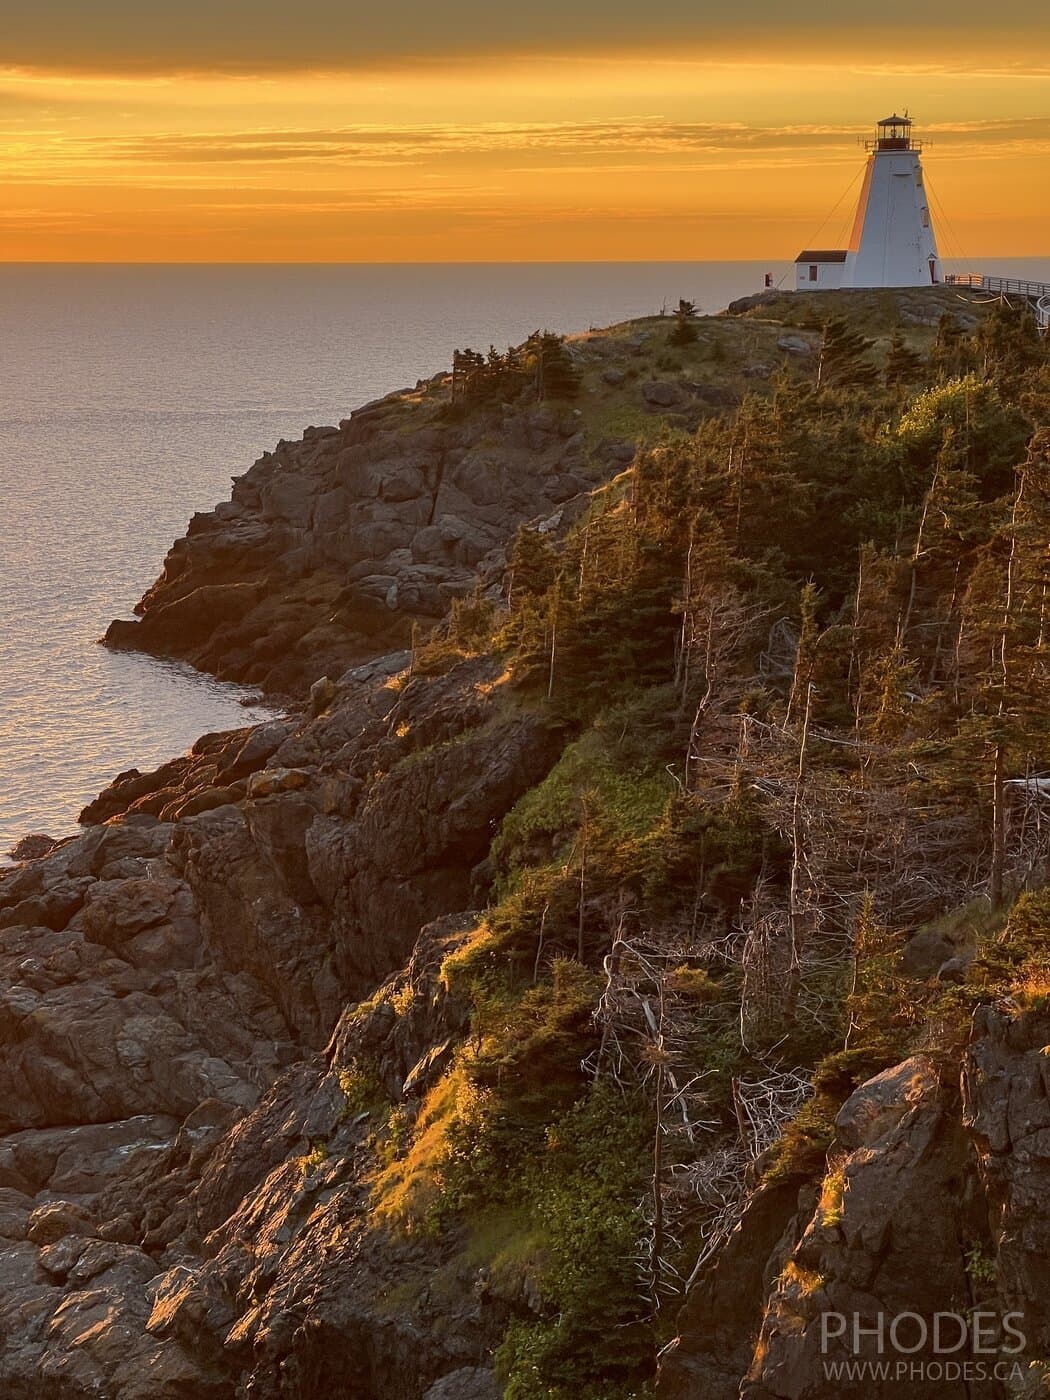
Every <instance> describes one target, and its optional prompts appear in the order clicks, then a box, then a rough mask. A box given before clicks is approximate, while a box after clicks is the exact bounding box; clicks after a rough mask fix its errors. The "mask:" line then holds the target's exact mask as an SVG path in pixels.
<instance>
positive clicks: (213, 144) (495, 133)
mask: <svg viewBox="0 0 1050 1400" xmlns="http://www.w3.org/2000/svg"><path fill="white" fill-rule="evenodd" d="M39 134H40V137H41V138H42V140H43V142H44V145H43V147H42V150H41V152H40V154H41V155H42V156H43V157H44V158H46V159H48V160H52V161H63V162H69V163H71V164H72V165H77V164H82V163H84V162H90V163H91V164H97V163H99V162H102V163H104V164H117V165H125V164H127V165H134V166H136V167H139V168H141V167H142V166H143V165H146V166H148V165H157V166H170V165H203V166H214V165H230V166H237V165H241V164H247V165H252V164H285V163H290V162H295V163H304V162H305V163H307V164H311V165H312V164H316V163H335V164H352V165H355V166H380V167H382V166H392V165H401V164H413V165H415V164H421V163H426V162H429V161H436V160H439V159H441V160H452V161H453V162H464V161H466V162H469V161H472V160H475V161H476V160H479V159H480V160H484V159H486V158H494V159H497V160H499V161H504V160H506V159H507V158H511V159H513V160H514V161H515V162H517V163H519V164H520V163H522V162H525V163H526V164H527V163H528V162H529V161H530V160H533V163H534V164H537V163H542V162H544V161H549V160H551V159H552V158H558V157H563V158H566V159H580V158H581V157H587V156H590V157H592V158H594V159H596V160H601V159H604V158H609V159H614V158H622V157H627V158H630V157H634V158H638V159H650V160H651V159H660V158H664V157H667V158H676V157H681V156H685V157H695V156H697V155H703V156H712V157H722V156H724V157H728V158H731V159H733V160H734V162H736V163H746V162H747V160H748V158H749V157H752V156H761V157H772V158H784V159H790V158H792V157H793V156H796V155H797V156H801V157H804V158H807V159H811V158H812V157H813V156H814V155H815V154H816V153H817V152H821V151H825V152H834V151H838V152H840V153H842V154H843V155H845V154H847V153H848V155H849V157H850V158H851V159H855V157H856V143H857V140H858V138H860V137H862V136H866V135H868V134H869V131H868V127H867V126H861V125H842V126H829V125H811V126H810V125H799V124H794V125H787V126H772V125H769V126H748V125H745V124H743V123H724V124H718V123H710V122H680V121H665V120H663V119H662V118H659V117H651V118H645V119H634V120H628V121H591V122H531V123H528V122H526V123H513V122H493V123H480V124H461V123H435V124H432V125H419V124H414V125H405V126H386V127H378V126H372V125H368V126H365V125H361V126H355V125H348V126H341V127H333V128H330V129H325V128H302V129H300V128H273V129H255V130H246V131H234V132H197V133H194V132H186V133H170V132H158V133H153V134H145V135H137V136H122V135H118V136H99V135H95V136H79V135H76V134H69V133H66V134H64V135H62V136H58V137H56V136H55V135H54V134H53V133H50V132H46V131H42V132H41V133H39ZM922 134H923V135H928V136H929V137H931V138H932V139H933V140H934V141H935V142H936V143H937V144H938V146H941V147H944V148H951V147H957V148H958V149H959V150H960V151H962V150H966V151H969V152H971V153H972V152H975V151H976V150H978V149H989V148H1003V147H1007V146H1009V147H1025V148H1028V147H1032V146H1034V145H1035V144H1036V143H1039V144H1043V143H1046V142H1047V141H1048V140H1050V117H1038V118H1028V119H1016V120H1002V119H997V120H986V121H965V122H935V123H932V124H930V125H929V126H927V127H925V128H923V131H922ZM11 135H12V136H17V137H18V138H19V139H22V140H24V139H26V137H27V133H25V132H17V133H15V132H12V133H11Z"/></svg>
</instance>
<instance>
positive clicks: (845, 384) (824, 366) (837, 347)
mask: <svg viewBox="0 0 1050 1400" xmlns="http://www.w3.org/2000/svg"><path fill="white" fill-rule="evenodd" d="M874 343H875V342H874V341H872V340H869V339H868V338H867V337H866V336H863V335H861V334H860V333H859V332H858V331H851V330H850V328H849V325H848V323H847V322H846V321H845V320H844V319H843V318H842V317H833V318H832V319H831V320H830V321H827V322H825V324H824V338H823V340H822V341H821V345H820V359H819V361H818V364H817V383H818V384H820V385H827V386H829V387H831V388H851V387H854V386H858V387H859V386H861V385H865V384H874V383H875V381H876V379H877V378H878V370H877V369H876V368H875V366H874V365H873V364H872V363H871V361H870V360H868V359H866V358H865V357H866V355H867V353H868V351H869V350H870V349H871V347H872V345H873V344H874Z"/></svg>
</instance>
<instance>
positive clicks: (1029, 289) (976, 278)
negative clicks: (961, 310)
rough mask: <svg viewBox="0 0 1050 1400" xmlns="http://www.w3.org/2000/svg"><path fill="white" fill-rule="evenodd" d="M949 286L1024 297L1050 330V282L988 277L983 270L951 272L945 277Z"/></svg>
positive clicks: (1041, 322)
mask: <svg viewBox="0 0 1050 1400" xmlns="http://www.w3.org/2000/svg"><path fill="white" fill-rule="evenodd" d="M944 281H945V285H946V286H949V287H969V288H970V290H971V291H975V292H989V293H990V294H991V295H992V296H1001V297H1024V298H1025V300H1027V301H1030V302H1031V303H1032V308H1033V310H1034V311H1035V319H1036V322H1037V323H1038V325H1039V329H1040V330H1042V331H1050V282H1029V281H1027V280H1026V279H1025V278H1023V277H988V276H986V274H985V273H983V272H949V273H948V275H947V276H946V277H945V279H944Z"/></svg>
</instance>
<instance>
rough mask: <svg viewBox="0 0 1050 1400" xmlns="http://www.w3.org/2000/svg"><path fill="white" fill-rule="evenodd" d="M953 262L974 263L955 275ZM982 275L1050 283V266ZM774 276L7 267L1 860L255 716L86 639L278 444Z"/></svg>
mask: <svg viewBox="0 0 1050 1400" xmlns="http://www.w3.org/2000/svg"><path fill="white" fill-rule="evenodd" d="M961 270H968V269H961ZM981 270H983V271H987V272H1001V273H1002V274H1009V275H1021V276H1027V277H1033V278H1036V277H1040V278H1045V279H1050V259H1023V260H1012V261H1009V262H1006V261H1003V260H999V261H998V262H991V261H982V262H981ZM766 271H771V272H773V273H774V275H775V276H776V277H777V278H780V277H781V276H782V275H783V274H784V273H785V272H786V271H787V267H786V265H785V264H783V263H777V262H770V263H742V262H735V263H734V262H725V263H589V264H509V265H499V264H484V265H469V264H461V265H460V264H457V265H418V266H414V265H413V266H404V265H397V266H395V265H387V264H384V265H376V266H362V265H355V266H320V265H306V266H205V267H202V266H174V265H164V266H159V265H133V266H132V265H129V266H113V265H75V266H74V265H43V264H39V265H35V264H34V265H26V264H21V265H19V264H9V265H6V266H0V502H2V514H0V859H2V858H3V853H4V852H6V851H8V850H9V848H10V847H11V846H12V845H13V844H14V842H15V841H17V840H18V839H19V838H20V837H21V836H23V835H25V834H26V833H27V832H31V831H45V832H48V833H49V834H51V835H52V836H62V835H66V834H68V833H69V832H71V831H72V830H75V823H76V816H77V813H78V811H79V810H80V808H81V806H82V805H83V804H84V803H85V802H86V801H88V800H89V799H90V798H92V797H93V796H94V795H95V794H96V793H97V792H98V791H99V789H100V788H101V787H103V786H105V784H106V783H107V782H108V781H109V780H110V779H111V778H112V777H113V776H115V774H116V773H117V772H119V771H121V770H122V769H126V768H129V767H132V766H134V767H138V768H141V769H146V768H150V767H155V766H156V765H157V764H158V763H161V762H163V761H164V760H165V759H167V758H170V757H172V756H174V755H175V754H178V753H181V752H183V751H184V750H185V749H186V748H187V747H188V746H189V744H191V743H192V742H193V740H194V739H195V738H196V737H197V736H198V735H199V734H202V733H204V732H206V731H208V730H214V729H224V728H232V727H234V726H236V725H240V724H245V723H248V722H250V721H251V720H253V719H255V718H258V717H260V716H261V715H262V714H263V713H265V711H264V710H262V709H260V708H259V707H258V706H255V705H251V704H247V705H246V704H245V702H246V701H250V700H251V698H252V697H251V696H249V695H246V694H245V693H243V692H241V691H239V690H238V689H237V688H235V687H232V686H226V685H220V684H218V683H216V682H214V681H211V680H208V679H207V678H205V677H202V676H199V675H197V674H195V673H194V672H192V671H190V670H188V669H186V668H183V667H180V666H176V665H171V664H166V663H164V662H160V661H157V660H154V659H152V658H148V657H142V656H136V655H133V654H127V653H114V652H110V651H107V650H106V649H105V648H103V647H100V646H98V645H97V639H98V638H99V637H100V636H101V635H102V633H103V632H104V630H105V627H106V624H107V623H108V622H109V620H110V619H111V618H113V617H117V616H124V617H127V616H130V615H131V609H132V607H133V605H134V603H135V602H136V601H137V599H138V598H139V597H140V595H141V594H142V592H143V591H144V590H145V589H146V588H147V587H148V585H149V584H150V583H151V582H152V580H153V579H154V578H155V577H156V575H157V573H158V572H159V569H160V565H161V562H162V560H163V557H164V554H165V552H166V551H167V549H168V546H169V545H170V543H171V541H172V540H173V539H174V538H175V537H176V536H178V535H181V534H182V533H183V531H184V530H185V527H186V523H187V521H188V520H189V517H190V515H191V514H192V513H193V511H195V510H206V509H209V508H210V507H211V506H213V505H214V504H215V503H216V502H217V501H220V500H223V499H225V497H226V496H227V494H228V492H229V486H230V477H231V476H232V475H234V474H236V473H240V472H242V471H244V470H245V468H246V467H248V466H249V465H250V464H251V463H252V462H253V461H254V460H255V459H256V458H257V457H258V456H259V454H260V453H261V452H263V451H265V450H266V449H267V448H269V447H271V446H273V444H274V443H275V442H276V441H277V440H278V439H279V438H281V437H298V436H299V435H300V434H301V432H302V430H303V428H305V427H306V426H308V425H310V424H315V425H321V424H326V423H335V422H338V420H339V419H340V418H343V417H345V416H346V415H347V414H348V412H349V411H350V409H351V408H354V407H355V406H357V405H359V404H361V403H364V402H366V401H368V400H369V399H372V398H375V397H377V396H378V395H380V394H384V393H387V392H389V391H390V390H392V389H397V388H400V387H402V386H403V385H406V384H412V383H414V382H415V381H416V379H418V378H421V377H423V376H425V375H429V374H433V373H434V372H436V371H437V370H439V369H442V368H445V367H447V366H448V365H449V364H450V360H451V355H452V351H453V349H455V348H456V347H464V346H468V345H469V346H472V347H474V348H479V349H487V348H488V346H489V344H490V343H494V344H496V345H497V346H499V347H501V348H502V347H504V346H506V345H507V344H508V343H510V342H514V341H518V340H521V339H522V338H523V337H524V336H526V335H527V334H528V333H529V332H530V331H533V330H536V329H540V328H549V329H551V330H559V331H576V330H585V329H586V328H587V327H588V326H592V325H606V324H608V323H610V322H613V321H618V320H622V319H624V318H626V317H629V316H635V315H645V314H650V313H653V312H656V311H659V310H660V309H661V307H663V306H667V307H672V306H674V305H675V304H676V303H677V300H678V298H679V297H687V298H689V299H691V300H695V301H696V302H698V303H699V305H700V307H701V308H702V309H703V310H704V311H718V310H721V309H722V308H723V307H724V306H725V305H726V304H727V302H729V301H730V300H732V299H733V298H734V297H738V296H744V295H747V294H748V293H750V292H755V291H759V290H760V289H761V287H762V282H763V274H764V273H765V272H766Z"/></svg>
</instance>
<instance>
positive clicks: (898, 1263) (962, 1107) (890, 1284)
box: [657, 1011, 1050, 1400]
mask: <svg viewBox="0 0 1050 1400" xmlns="http://www.w3.org/2000/svg"><path fill="white" fill-rule="evenodd" d="M1048 1039H1050V1019H1048V1017H1047V1015H1046V1014H1045V1013H1041V1014H1031V1013H1029V1014H1026V1015H1013V1016H1004V1015H999V1014H996V1013H994V1012H987V1011H983V1012H980V1013H979V1014H978V1017H977V1019H976V1021H975V1024H974V1029H973V1035H972V1038H971V1042H970V1044H969V1046H968V1047H967V1050H966V1054H965V1058H964V1061H963V1064H962V1065H961V1066H960V1065H959V1064H958V1063H957V1061H956V1060H955V1058H954V1057H948V1058H947V1059H944V1058H941V1059H939V1060H938V1059H935V1058H933V1057H931V1056H929V1055H919V1056H915V1057H913V1058H911V1059H909V1060H906V1061H904V1062H902V1063H901V1064H899V1065H897V1066H895V1067H894V1068H893V1069H890V1070H887V1071H885V1072H884V1073H883V1074H880V1075H878V1076H877V1077H876V1078H874V1079H872V1080H870V1081H868V1082H867V1083H865V1084H863V1085H861V1087H860V1088H859V1089H857V1090H856V1092H855V1093H854V1094H853V1095H852V1096H851V1097H850V1098H849V1099H848V1100H847V1101H846V1103H845V1105H844V1106H843V1108H842V1110H841V1111H840V1113H839V1115H838V1118H837V1120H836V1136H835V1141H834V1143H833V1145H832V1148H831V1150H830V1152H829V1158H828V1160H829V1170H828V1175H827V1177H826V1178H825V1180H824V1182H823V1183H820V1184H817V1185H813V1184H803V1185H802V1186H801V1189H800V1185H799V1182H798V1181H791V1180H788V1181H781V1182H779V1183H778V1184H776V1185H770V1186H765V1187H762V1188H761V1189H760V1190H759V1191H757V1192H756V1194H755V1195H754V1196H753V1197H752V1200H751V1203H750V1206H749V1207H748V1209H747V1211H746V1212H745V1214H744V1217H743V1219H742V1220H741V1222H740V1224H739V1225H738V1227H737V1229H736V1231H735V1233H734V1235H733V1237H732V1238H731V1239H730V1241H729V1243H728V1245H727V1247H726V1248H725V1249H724V1250H722V1251H721V1252H720V1254H719V1255H717V1256H716V1258H715V1260H714V1261H713V1262H712V1264H711V1265H710V1266H709V1268H708V1269H707V1271H706V1275H705V1277H703V1278H702V1279H701V1280H700V1282H699V1286H698V1287H697V1288H695V1289H694V1291H693V1292H692V1294H691V1296H690V1298H689V1300H688V1302H687V1303H686V1305H685V1308H684V1310H683V1313H682V1317H681V1320H680V1326H681V1330H680V1335H679V1338H678V1340H677V1342H676V1344H675V1345H674V1346H673V1347H672V1348H671V1349H670V1350H669V1351H668V1353H667V1355H666V1358H665V1364H664V1366H663V1369H662V1374H661V1378H660V1384H659V1385H658V1387H657V1391H658V1394H660V1395H661V1396H665V1397H667V1400H733V1398H734V1397H738V1396H739V1397H741V1400H811V1398H812V1400H824V1397H827V1400H831V1397H840V1396H841V1397H856V1400H861V1398H862V1397H869V1396H872V1395H881V1394H884V1393H885V1394H890V1393H893V1392H892V1387H893V1386H894V1385H895V1384H898V1380H897V1379H895V1378H894V1377H893V1376H892V1375H891V1376H887V1377H883V1378H881V1379H880V1378H879V1376H878V1375H877V1374H875V1373H873V1372H870V1371H869V1372H860V1373H858V1374H856V1375H854V1376H852V1377H851V1376H850V1373H849V1372H848V1371H846V1370H844V1369H841V1368H842V1367H843V1366H844V1365H847V1366H848V1365H851V1364H854V1363H857V1362H860V1363H864V1362H867V1363H870V1364H878V1363H880V1362H887V1361H888V1363H889V1365H890V1367H891V1370H892V1368H893V1367H895V1366H896V1364H897V1363H898V1362H903V1363H904V1364H906V1365H912V1364H913V1363H914V1364H915V1366H916V1369H915V1370H912V1371H909V1372H908V1374H907V1377H906V1381H907V1394H908V1395H909V1397H910V1396H916V1397H929V1400H934V1397H936V1396H944V1395H947V1396H952V1397H958V1400H964V1397H965V1398H966V1400H969V1398H970V1397H973V1396H981V1397H989V1400H991V1398H992V1397H1006V1396H1008V1395H1019V1394H1025V1395H1032V1396H1035V1395H1041V1394H1044V1393H1045V1390H1044V1389H1043V1388H1042V1386H1043V1385H1044V1384H1045V1371H1044V1369H1041V1368H1040V1366H1039V1365H1038V1364H1036V1365H1035V1367H1034V1369H1033V1364H1032V1359H1033V1358H1036V1359H1037V1361H1038V1359H1040V1358H1044V1357H1045V1356H1046V1355H1047V1351H1048V1343H1050V1330H1048V1329H1050V1303H1048V1299H1050V1290H1048V1287H1047V1283H1048V1279H1047V1258H1048V1252H1047V1251H1048V1247H1050V1240H1048V1238H1047V1235H1048V1225H1047V1220H1046V1213H1045V1202H1046V1199H1047V1194H1046V1193H1047V1191H1048V1190H1050V1153H1048V1152H1047V1150H1046V1138H1047V1128H1048V1122H1050V1092H1048V1090H1050V1073H1048V1071H1047V1056H1046V1042H1047V1040H1048ZM760 1280H761V1281H760ZM937 1314H941V1315H942V1319H943V1321H942V1324H941V1325H942V1327H943V1340H942V1341H941V1342H940V1343H938V1340H937V1337H936V1336H935V1334H934V1332H933V1324H934V1318H935V1316H936V1315H937ZM975 1315H977V1316H980V1317H982V1318H983V1319H984V1322H983V1324H982V1325H983V1328H984V1335H983V1336H982V1337H980V1338H977V1339H976V1341H977V1345H976V1346H975V1336H974V1333H973V1331H972V1328H971V1331H970V1332H969V1334H968V1338H967V1340H966V1341H965V1342H963V1343H960V1344H958V1345H957V1343H959V1339H960V1336H961V1335H962V1334H961V1330H960V1324H959V1323H958V1322H956V1321H955V1319H958V1318H961V1319H971V1318H973V1317H974V1316H975ZM827 1317H830V1318H833V1319H835V1320H834V1321H832V1322H827V1323H825V1322H824V1321H823V1319H825V1318H827ZM839 1318H842V1319H845V1320H846V1324H845V1328H844V1330H843V1331H842V1332H841V1333H840V1327H839V1322H838V1319H839ZM854 1318H856V1319H857V1320H858V1326H859V1334H858V1335H859V1341H857V1340H856V1339H855V1337H854V1333H853V1319H854ZM1004 1318H1007V1319H1012V1324H1013V1326H1014V1328H1016V1330H1017V1332H1019V1333H1021V1334H1022V1335H1023V1337H1024V1347H1023V1354H1017V1345H1018V1343H1017V1337H1016V1336H1015V1335H1014V1333H1013V1332H1011V1331H1008V1330H1004V1329H1003V1326H1002V1319H1004ZM897 1319H904V1321H903V1322H901V1323H900V1324H899V1331H898V1332H897V1334H896V1335H897V1337H898V1338H899V1342H900V1349H898V1348H897V1347H896V1346H895V1344H894V1342H893V1340H892V1337H891V1334H890V1328H891V1327H892V1326H894V1324H895V1323H896V1320H897ZM924 1326H925V1327H926V1328H927V1329H928V1335H927V1336H925V1338H924V1337H923V1332H922V1329H923V1327H924ZM982 1346H983V1347H984V1350H982V1349H981V1348H982ZM947 1360H951V1361H953V1362H954V1363H956V1364H957V1365H958V1364H959V1363H961V1362H962V1361H966V1362H968V1363H969V1368H970V1369H969V1370H968V1371H965V1372H963V1371H960V1372H958V1373H955V1372H953V1371H952V1370H951V1368H950V1367H949V1368H948V1369H947V1370H945V1369H944V1364H945V1362H946V1361H947ZM920 1362H924V1363H926V1365H927V1368H928V1369H927V1370H926V1371H924V1372H923V1371H920V1370H919V1369H918V1363H920ZM996 1363H999V1365H1000V1367H1001V1369H1000V1371H999V1372H998V1374H996V1373H995V1371H994V1367H995V1364H996ZM836 1368H840V1369H836ZM982 1368H983V1369H982Z"/></svg>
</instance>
